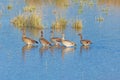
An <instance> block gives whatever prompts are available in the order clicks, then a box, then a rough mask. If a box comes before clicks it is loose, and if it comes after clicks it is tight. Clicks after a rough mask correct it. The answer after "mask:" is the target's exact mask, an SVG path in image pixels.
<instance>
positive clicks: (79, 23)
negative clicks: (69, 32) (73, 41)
mask: <svg viewBox="0 0 120 80" xmlns="http://www.w3.org/2000/svg"><path fill="white" fill-rule="evenodd" d="M72 27H73V29H75V31H77V32H80V31H81V30H82V27H83V25H82V21H81V20H77V21H75V22H74V23H73V26H72Z"/></svg>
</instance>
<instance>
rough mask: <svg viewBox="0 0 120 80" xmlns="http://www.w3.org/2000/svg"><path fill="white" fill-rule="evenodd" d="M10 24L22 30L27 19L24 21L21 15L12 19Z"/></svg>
mask: <svg viewBox="0 0 120 80" xmlns="http://www.w3.org/2000/svg"><path fill="white" fill-rule="evenodd" d="M11 22H12V23H13V24H14V25H15V26H16V27H18V28H23V26H26V25H27V19H25V18H24V16H22V15H19V16H17V17H15V18H13V19H12V20H11Z"/></svg>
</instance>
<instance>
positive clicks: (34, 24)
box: [11, 13, 43, 29]
mask: <svg viewBox="0 0 120 80" xmlns="http://www.w3.org/2000/svg"><path fill="white" fill-rule="evenodd" d="M11 22H12V23H13V24H14V25H15V26H16V27H17V28H23V27H26V28H39V29H41V28H43V25H42V23H41V18H40V17H39V16H38V15H36V14H35V13H33V14H31V15H30V16H27V17H25V16H23V15H19V16H17V17H15V18H13V19H12V20H11Z"/></svg>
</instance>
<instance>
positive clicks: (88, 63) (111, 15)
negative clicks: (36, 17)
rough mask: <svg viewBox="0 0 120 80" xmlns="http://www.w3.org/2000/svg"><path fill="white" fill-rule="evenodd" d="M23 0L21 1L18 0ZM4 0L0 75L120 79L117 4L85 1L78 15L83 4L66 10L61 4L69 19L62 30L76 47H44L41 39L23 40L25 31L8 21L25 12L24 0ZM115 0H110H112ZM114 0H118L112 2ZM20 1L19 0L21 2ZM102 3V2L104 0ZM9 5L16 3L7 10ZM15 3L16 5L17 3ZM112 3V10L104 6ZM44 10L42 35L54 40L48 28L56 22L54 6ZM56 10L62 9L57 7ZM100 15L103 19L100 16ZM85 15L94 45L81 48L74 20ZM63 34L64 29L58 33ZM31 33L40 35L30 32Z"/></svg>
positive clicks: (4, 78)
mask: <svg viewBox="0 0 120 80" xmlns="http://www.w3.org/2000/svg"><path fill="white" fill-rule="evenodd" d="M18 1H19V2H18ZM18 1H13V2H14V3H15V4H13V3H12V2H11V1H10V0H9V1H8V0H5V1H3V0H1V1H0V3H1V4H2V6H3V7H4V8H3V13H2V17H0V24H1V26H0V79H1V80H8V79H9V80H28V79H29V80H73V79H74V80H119V79H120V76H119V74H120V68H119V67H120V64H119V63H120V60H119V59H120V49H119V48H120V36H119V34H120V23H119V18H120V14H119V13H120V10H119V7H120V6H119V5H114V3H113V4H111V5H109V6H106V5H107V4H103V5H96V4H95V5H94V6H93V7H92V8H90V7H88V6H85V7H84V9H83V12H82V13H81V14H78V8H79V5H78V4H77V3H76V5H75V4H71V6H70V7H68V8H67V9H66V8H65V9H64V8H62V9H59V10H60V14H59V15H62V17H64V18H66V19H67V21H68V22H69V23H68V24H67V26H66V29H65V30H64V33H65V39H68V40H71V41H74V42H75V43H76V44H77V47H76V48H65V47H62V46H61V47H54V46H53V47H51V48H43V47H42V46H41V44H38V45H37V46H36V45H35V46H32V48H31V47H28V46H26V45H25V44H24V43H23V42H22V39H21V38H22V32H21V30H20V29H18V28H16V27H14V25H13V24H12V23H10V20H11V19H12V18H13V17H15V16H17V15H18V14H21V13H22V8H23V7H24V6H25V5H26V3H25V2H24V1H22V0H21V1H20V0H18ZM111 1H112V0H111ZM113 2H114V1H113ZM18 3H19V5H18ZM103 3H104V1H103ZM8 4H12V5H13V9H12V10H7V8H6V7H7V6H8ZM14 6H15V7H14ZM104 7H108V8H109V11H108V14H105V13H103V12H102V11H101V9H102V8H104ZM42 9H43V10H42V11H43V12H42V13H44V15H45V17H43V21H42V22H43V24H44V25H45V27H46V29H44V37H45V38H46V39H47V40H50V31H51V29H50V27H51V25H52V23H53V22H54V21H55V16H53V13H52V10H54V6H52V5H46V6H45V5H43V7H42ZM59 10H58V11H59ZM99 16H102V17H103V18H104V21H101V22H99V21H97V20H96V19H97V18H98V17H99ZM76 19H77V20H82V23H83V28H82V34H83V38H84V39H90V40H91V41H92V44H91V45H90V47H83V46H82V45H81V43H80V38H79V36H78V33H79V32H80V31H75V29H73V28H72V24H73V23H72V20H73V21H75V20H76ZM55 35H56V36H59V37H61V33H60V32H57V31H56V32H55ZM27 36H29V37H31V38H33V39H35V40H37V41H38V40H39V37H40V34H39V31H38V32H37V33H36V36H35V35H34V34H33V33H31V32H29V31H28V32H27Z"/></svg>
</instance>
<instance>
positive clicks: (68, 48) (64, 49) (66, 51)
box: [62, 46, 75, 59]
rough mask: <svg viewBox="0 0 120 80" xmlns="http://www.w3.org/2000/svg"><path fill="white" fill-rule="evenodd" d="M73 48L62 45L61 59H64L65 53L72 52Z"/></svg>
mask: <svg viewBox="0 0 120 80" xmlns="http://www.w3.org/2000/svg"><path fill="white" fill-rule="evenodd" d="M74 50H75V48H71V47H64V46H62V59H64V56H65V55H66V54H70V53H74Z"/></svg>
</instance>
